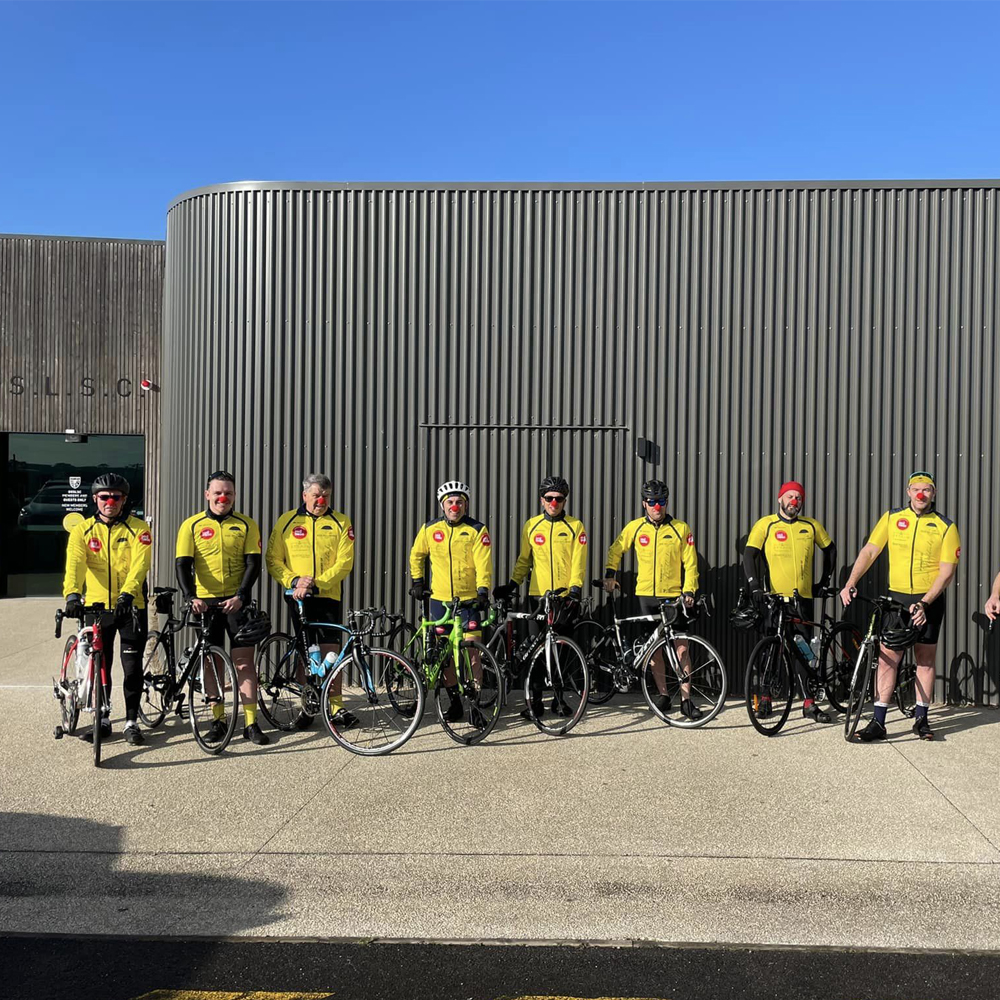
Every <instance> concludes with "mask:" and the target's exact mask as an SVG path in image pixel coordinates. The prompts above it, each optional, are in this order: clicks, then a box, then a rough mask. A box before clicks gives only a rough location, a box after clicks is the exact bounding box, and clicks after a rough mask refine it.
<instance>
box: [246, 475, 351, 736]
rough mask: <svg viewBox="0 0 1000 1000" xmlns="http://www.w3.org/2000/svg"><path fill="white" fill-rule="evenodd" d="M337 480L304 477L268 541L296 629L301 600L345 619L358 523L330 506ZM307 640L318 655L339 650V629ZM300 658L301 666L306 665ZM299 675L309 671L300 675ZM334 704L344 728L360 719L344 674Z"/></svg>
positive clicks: (301, 723)
mask: <svg viewBox="0 0 1000 1000" xmlns="http://www.w3.org/2000/svg"><path fill="white" fill-rule="evenodd" d="M332 492H333V482H332V481H331V480H330V477H329V476H324V475H322V474H320V473H311V474H310V475H308V476H306V478H305V479H304V480H303V481H302V503H301V504H300V505H299V506H298V507H296V508H295V509H294V510H288V511H285V513H284V514H282V515H281V517H279V518H278V520H277V523H276V524H275V526H274V528H273V530H272V531H271V537H270V538H269V539H268V541H267V552H266V554H265V556H264V560H265V562H266V564H267V571H268V573H270V574H271V576H272V577H273V578H274V579H275V580H277V582H278V583H280V584H281V586H282V587H283V588H284V589H285V590H291V591H292V596H291V597H286V598H285V600H286V601H287V602H288V606H289V610H290V612H291V621H292V627H293V628H294V629H295V634H296V635H298V634H299V631H300V629H301V622H300V619H299V614H298V603H297V602H298V601H302V608H303V611H304V613H305V616H306V619H307V620H309V621H317V622H331V623H333V624H339V623H340V622H341V621H343V604H342V603H341V591H342V587H343V582H344V580H345V578H346V577H347V574H348V573H350V572H351V570H352V569H353V568H354V525H353V524H351V519H350V518H349V517H348V516H347V515H346V514H344V513H342V512H340V511H337V510H333V509H332V508H331V507H330V495H331V493H332ZM310 631H311V632H312V633H313V634H312V635H310V636H309V637H308V638H307V641H306V643H305V645H306V646H308V645H309V644H310V642H312V641H315V642H317V643H318V644H319V651H320V656H321V657H325V656H326V655H327V654H328V653H339V652H340V633H339V632H338V631H337V630H336V629H321V628H317V629H311V630H310ZM303 669H304V668H303V665H302V664H301V663H300V664H299V670H300V671H303ZM299 680H300V681H304V680H305V677H304V676H300V677H299ZM333 683H334V689H333V691H332V692H331V698H330V704H331V708H332V709H333V712H334V717H333V720H334V722H335V723H336V724H337V725H338V726H339V727H341V728H343V729H351V728H353V727H354V726H356V725H357V724H358V720H357V718H356V717H355V716H354V715H353V714H352V713H351V712H348V711H347V710H346V709H345V708H344V702H343V696H342V691H343V679H342V677H340V676H338V677H337V678H336V680H334V682H333ZM312 720H313V717H312V716H311V715H307V714H306V713H305V712H300V713H299V716H298V718H297V719H296V721H295V725H296V726H297V727H298V728H299V729H306V728H308V727H309V725H310V724H311V723H312Z"/></svg>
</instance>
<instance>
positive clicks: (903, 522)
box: [896, 517, 910, 531]
mask: <svg viewBox="0 0 1000 1000" xmlns="http://www.w3.org/2000/svg"><path fill="white" fill-rule="evenodd" d="M909 526H910V522H909V521H907V520H906V518H905V517H901V518H900V519H899V520H898V521H897V522H896V527H897V528H899V530H900V531H906V529H907V528H908V527H909Z"/></svg>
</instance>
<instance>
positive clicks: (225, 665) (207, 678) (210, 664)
mask: <svg viewBox="0 0 1000 1000" xmlns="http://www.w3.org/2000/svg"><path fill="white" fill-rule="evenodd" d="M192 661H193V662H192V665H191V672H190V675H189V676H188V717H189V719H190V720H191V733H192V735H193V736H194V739H195V742H196V743H197V744H198V746H199V747H200V748H201V749H202V750H204V751H205V753H207V754H213V755H214V754H220V753H222V751H223V750H225V749H226V747H227V746H228V745H229V741H230V740H231V739H232V738H233V733H235V732H236V724H237V721H238V719H239V711H240V686H239V679H238V677H237V676H236V667H234V666H233V661H232V660H231V659H230V658H229V654H228V653H227V652H226V651H225V650H224V649H222V648H220V647H219V646H207V647H201V648H200V649H197V650H195V652H194V653H193V654H192ZM220 664H221V667H220ZM220 702H221V704H222V706H223V718H227V719H228V721H227V725H226V731H225V734H224V735H223V737H222V739H220V740H216V741H215V742H213V741H211V740H209V739H208V735H209V732H210V730H211V728H212V723H213V722H214V721H215V716H214V713H213V712H212V705H213V704H218V703H220ZM227 709H228V712H227V711H226V710H227Z"/></svg>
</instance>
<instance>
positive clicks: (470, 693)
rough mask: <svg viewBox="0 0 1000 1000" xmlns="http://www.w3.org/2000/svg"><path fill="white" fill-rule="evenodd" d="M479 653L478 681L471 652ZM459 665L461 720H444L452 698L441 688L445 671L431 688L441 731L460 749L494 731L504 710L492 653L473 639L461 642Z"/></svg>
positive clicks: (498, 675)
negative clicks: (432, 688)
mask: <svg viewBox="0 0 1000 1000" xmlns="http://www.w3.org/2000/svg"><path fill="white" fill-rule="evenodd" d="M473 650H475V651H477V652H478V653H479V663H480V667H481V669H482V678H481V679H477V678H476V677H475V672H474V670H473V668H472V660H471V656H470V653H471V652H472V651H473ZM459 652H460V654H461V656H462V662H461V663H460V665H459V679H460V682H461V683H460V687H461V690H460V692H459V697H460V699H461V703H462V718H461V719H457V720H453V721H449V720H448V718H447V712H448V708H449V707H450V705H451V698H450V696H449V695H448V692H447V690H446V689H445V687H444V683H443V679H444V670H442V671H441V674H440V675H439V676H438V681H437V685H436V686H435V689H434V708H435V709H436V711H437V716H438V721H439V722H440V723H441V726H442V727H443V729H444V731H445V732H446V733H447V734H448V735H449V736H450V737H451V738H452V739H453V740H454V741H455V742H456V743H461V744H462V745H463V746H473V745H474V744H476V743H482V741H483V740H485V739H486V737H487V736H489V735H490V733H491V732H493V727H494V726H495V725H496V724H497V719H499V718H500V710H501V708H502V707H503V696H504V690H505V688H504V679H503V675H502V674H501V673H500V667H499V666H498V665H497V661H496V659H495V658H494V656H493V654H492V653H491V652H490V651H489V650H488V649H487V648H486V647H485V646H484V645H483V644H482V643H481V642H477V641H475V640H472V639H467V640H463V641H462V644H461V646H460V647H459Z"/></svg>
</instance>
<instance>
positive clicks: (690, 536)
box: [688, 532, 694, 545]
mask: <svg viewBox="0 0 1000 1000" xmlns="http://www.w3.org/2000/svg"><path fill="white" fill-rule="evenodd" d="M688 545H694V535H693V534H692V533H691V532H688Z"/></svg>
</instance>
